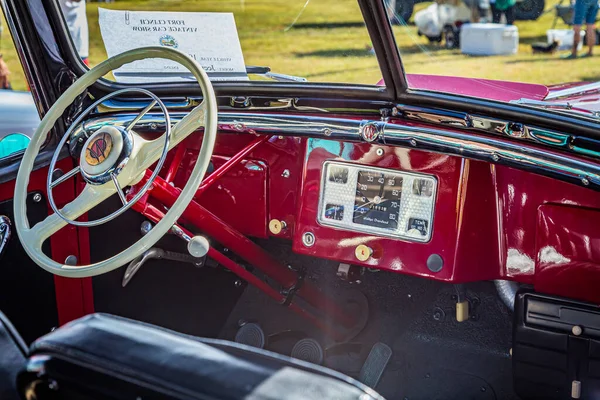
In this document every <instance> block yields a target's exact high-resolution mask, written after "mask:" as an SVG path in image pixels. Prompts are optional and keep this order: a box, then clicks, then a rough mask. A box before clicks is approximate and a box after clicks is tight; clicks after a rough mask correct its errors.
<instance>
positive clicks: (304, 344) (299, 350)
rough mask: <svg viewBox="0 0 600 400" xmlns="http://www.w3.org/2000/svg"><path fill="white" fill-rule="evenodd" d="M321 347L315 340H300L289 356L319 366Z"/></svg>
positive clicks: (321, 358)
mask: <svg viewBox="0 0 600 400" xmlns="http://www.w3.org/2000/svg"><path fill="white" fill-rule="evenodd" d="M323 355H324V352H323V347H322V346H321V344H320V343H319V342H317V341H316V340H315V339H311V338H305V339H300V340H298V342H297V343H296V344H295V345H294V348H293V349H292V354H291V356H292V357H294V358H297V359H298V360H302V361H308V362H309V363H313V364H317V365H321V364H322V363H323Z"/></svg>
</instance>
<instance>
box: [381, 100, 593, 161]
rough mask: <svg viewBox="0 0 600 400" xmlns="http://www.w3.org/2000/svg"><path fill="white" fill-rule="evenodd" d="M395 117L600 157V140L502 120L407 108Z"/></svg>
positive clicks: (397, 110)
mask: <svg viewBox="0 0 600 400" xmlns="http://www.w3.org/2000/svg"><path fill="white" fill-rule="evenodd" d="M392 115H394V116H396V117H403V118H406V119H408V120H413V121H419V122H424V123H428V124H436V125H440V126H444V127H452V128H460V129H462V130H478V131H483V132H485V133H488V134H491V135H494V136H499V137H504V138H506V137H509V138H514V139H520V140H524V141H527V142H530V143H533V144H538V145H539V144H541V145H544V146H552V147H556V148H560V149H564V150H567V151H569V152H572V153H576V154H581V155H586V156H596V157H600V151H598V150H599V149H600V141H598V140H596V139H590V138H587V137H585V138H584V137H580V136H575V135H571V134H566V133H561V132H556V131H551V130H548V129H541V128H538V127H535V126H528V125H523V124H522V123H520V122H512V121H508V120H500V119H495V118H490V117H487V116H482V115H476V114H468V113H466V112H456V111H448V110H443V109H435V108H426V107H414V106H405V105H397V106H396V107H394V109H393V112H392ZM579 141H583V142H585V143H586V145H587V146H588V147H587V148H582V147H580V146H575V143H576V142H579Z"/></svg>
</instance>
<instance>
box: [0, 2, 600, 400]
mask: <svg viewBox="0 0 600 400" xmlns="http://www.w3.org/2000/svg"><path fill="white" fill-rule="evenodd" d="M143 3H144V4H143V6H144V7H147V8H148V10H146V11H148V12H154V13H155V14H148V15H151V16H150V17H148V16H139V17H138V14H136V12H134V11H125V10H122V9H120V8H119V4H120V3H119V1H116V2H115V3H108V4H109V5H106V6H105V5H102V7H108V8H110V10H108V11H107V10H105V11H99V13H100V14H99V15H100V16H99V17H98V18H99V19H100V20H101V21H104V22H101V24H105V25H100V28H94V29H96V30H97V31H98V29H101V30H102V35H103V37H104V40H105V42H107V40H108V39H107V38H108V37H110V35H111V34H114V35H117V37H119V38H121V39H120V40H122V41H123V43H125V42H127V41H128V40H129V39H128V38H127V37H126V36H125V35H121V33H120V32H122V31H120V29H130V28H131V26H137V25H136V23H138V22H139V23H140V25H139V26H145V25H152V24H153V23H155V24H156V25H157V26H159V25H161V22H160V21H163V20H161V19H160V18H164V21H170V20H169V19H168V18H180V19H181V21H184V20H185V18H187V17H186V16H185V15H184V16H181V15H179V14H177V13H175V12H173V14H168V15H171V17H165V16H161V15H160V13H158V11H160V10H156V11H155V10H153V9H152V7H159V5H156V4H154V3H160V2H143ZM308 3H309V2H306V4H308ZM88 4H91V3H88ZM224 4H225V3H224ZM227 4H229V3H227ZM0 5H1V6H2V10H3V12H4V16H5V18H6V21H7V27H6V29H7V30H9V31H10V34H11V35H12V39H13V42H14V46H15V48H16V50H17V53H18V56H19V60H20V62H21V64H22V65H23V70H24V75H25V77H26V80H27V84H28V85H29V88H30V90H31V96H32V98H33V101H34V103H35V107H36V109H37V111H38V113H39V115H40V121H39V122H37V121H36V123H35V126H36V127H35V131H34V132H33V133H32V134H31V135H29V134H28V135H25V136H23V135H21V136H19V137H17V138H13V140H12V141H11V140H7V142H6V144H7V147H6V150H5V151H6V154H0V155H3V157H2V158H0V256H1V257H2V258H1V259H0V268H2V271H3V274H2V278H0V399H2V400H5V399H6V400H12V399H27V400H30V399H31V400H33V399H147V398H149V399H356V400H367V399H383V398H387V399H403V400H407V399H410V400H413V399H520V398H522V399H596V398H599V397H598V396H600V308H599V307H598V304H600V290H599V289H598V288H599V287H600V252H599V251H598V249H599V248H600V247H599V243H600V223H599V222H600V193H599V190H600V161H599V156H600V153H599V151H600V135H599V132H598V125H597V121H596V120H595V119H594V118H592V116H591V114H590V112H589V111H585V110H584V111H582V110H580V109H578V108H577V107H575V109H573V110H567V109H562V108H560V109H556V108H553V107H551V106H547V105H542V106H540V105H539V104H533V103H532V102H533V101H538V102H541V101H542V100H543V99H546V98H555V99H556V98H557V99H559V100H560V99H563V98H565V96H567V95H572V94H575V95H578V94H580V93H581V92H580V91H584V92H586V93H587V92H589V91H590V90H592V89H590V88H589V87H586V88H584V89H581V88H580V89H579V91H578V90H574V89H573V88H572V87H564V88H560V89H552V90H550V89H548V88H546V87H545V86H541V85H537V84H529V83H514V82H502V83H497V82H493V81H487V80H483V79H470V78H459V77H444V76H426V75H418V74H408V75H407V74H406V73H405V72H404V69H403V65H402V57H401V55H402V54H401V52H399V51H398V46H397V45H396V41H395V38H394V32H393V28H392V25H391V23H390V20H389V16H388V11H387V10H386V4H385V2H384V1H383V0H358V1H354V0H352V1H351V6H352V7H354V8H353V9H355V11H356V13H357V15H359V16H360V18H361V21H362V22H361V23H360V24H359V25H358V26H357V27H353V28H352V29H354V28H356V29H357V30H358V29H359V28H360V30H361V35H366V36H365V37H368V38H369V40H370V43H371V46H372V47H371V48H370V49H368V51H367V53H368V56H369V57H371V58H372V61H368V62H373V63H375V64H374V65H375V66H376V69H375V71H374V73H375V74H376V75H377V76H378V77H377V79H371V78H370V77H369V78H368V80H369V81H370V82H372V83H371V84H366V83H363V82H359V81H357V82H354V83H349V82H334V81H331V82H318V81H315V82H312V81H311V80H310V79H309V80H308V81H307V80H302V79H300V78H298V77H295V76H288V75H284V74H282V73H279V72H278V71H277V72H275V71H271V69H270V68H268V67H260V66H245V65H244V64H241V65H242V67H243V68H244V70H243V71H242V72H239V71H238V72H237V74H238V75H239V74H242V75H244V77H243V79H240V80H237V79H234V78H231V77H229V78H231V79H229V78H228V77H227V76H226V75H227V74H225V76H226V78H225V79H218V78H219V77H218V76H217V75H218V74H217V75H215V72H214V71H211V69H210V68H206V65H205V64H202V66H201V63H200V62H199V61H198V57H197V56H196V55H195V54H190V53H189V52H187V51H184V49H183V47H184V44H183V43H182V42H181V41H182V39H178V36H177V35H176V33H173V32H180V31H178V30H177V29H183V28H177V26H179V25H181V26H183V25H185V24H187V25H186V26H188V25H189V24H188V23H187V22H186V23H185V24H184V22H181V23H179V22H177V21H175V19H173V21H175V22H165V23H164V24H166V25H171V26H172V27H173V26H175V28H173V29H172V30H170V31H168V32H170V33H169V34H164V33H162V31H161V32H159V33H158V35H159V36H158V37H159V39H160V41H158V42H156V41H155V42H156V43H155V44H150V45H145V44H144V45H140V46H139V47H133V48H131V49H127V50H124V49H122V48H121V47H118V46H124V44H123V43H118V42H115V43H112V44H110V45H109V44H107V45H106V54H102V57H100V56H99V57H98V58H93V57H90V60H91V61H90V62H89V67H88V66H87V65H86V64H84V62H83V61H82V59H81V57H79V55H78V54H77V51H76V50H75V45H74V42H73V39H72V38H71V37H70V36H69V31H68V28H67V24H66V20H65V18H64V17H63V16H62V15H61V12H60V8H59V6H58V3H57V1H56V0H24V1H17V0H3V1H2V2H0ZM220 6H221V5H219V7H220ZM226 6H227V7H228V5H226ZM237 6H238V5H237V2H236V7H237ZM123 7H124V6H123ZM210 7H213V6H212V5H211V6H210ZM214 7H217V5H215V6H214ZM223 7H225V6H223ZM248 7H250V6H248ZM305 8H306V6H305ZM208 11H210V9H209V10H208ZM143 12H144V10H142V11H140V14H139V15H145V14H142V13H143ZM211 12H212V11H211ZM307 12H308V13H310V11H307ZM182 14H183V13H182ZM216 14H217V13H215V14H214V15H208V16H207V15H204V16H198V18H208V19H207V20H206V21H209V20H210V19H211V18H214V19H218V18H223V22H222V25H223V26H222V28H223V33H220V34H219V35H220V36H219V35H217V36H218V37H220V38H221V39H222V43H221V42H218V37H213V38H211V40H212V39H214V40H216V41H217V42H215V43H216V44H213V45H214V46H216V48H217V50H218V48H219V47H226V43H229V42H228V40H229V39H226V37H227V36H226V35H229V34H231V30H228V29H225V28H224V27H226V26H227V24H228V23H229V22H227V21H230V19H228V18H230V17H229V16H227V15H224V14H223V15H222V14H219V15H216ZM309 15H310V14H309ZM119 18H125V19H123V22H122V25H118V24H121V22H119V21H121V20H120V19H119ZM136 18H140V19H139V21H138V20H137V19H136ZM144 18H145V19H144ZM149 18H155V20H151V19H149ZM190 18H191V17H190ZM236 18H237V15H236ZM107 21H108V22H107ZM111 21H112V22H111ZM114 21H116V22H114ZM151 21H154V22H152V23H151ZM156 21H159V22H156ZM185 21H187V20H185ZM202 21H204V20H202ZM219 23H220V24H221V22H219ZM298 23H299V24H300V23H302V21H301V20H300V21H299V22H298ZM286 24H287V21H286ZM215 25H218V24H215ZM306 25H308V23H304V25H303V26H301V28H299V29H305V27H306ZM282 26H283V29H285V26H286V25H285V24H283V23H282ZM141 29H142V28H140V32H141V33H140V34H142V33H143V34H144V35H150V33H149V32H151V31H152V30H151V29H150V28H148V30H143V32H142V31H141ZM144 29H145V28H144ZM157 29H158V28H157ZM161 29H162V28H161ZM189 29H191V30H193V29H195V28H189ZM214 29H215V30H217V27H215V28H214ZM238 29H240V32H241V29H242V28H240V27H239V21H238ZM283 29H282V32H283ZM308 29H313V27H312V26H311V27H309V28H308ZM329 29H330V27H329V26H328V27H327V28H321V27H319V28H317V29H316V30H320V31H324V33H323V34H324V35H326V34H329V31H328V30H329ZM363 31H364V32H363ZM123 32H124V31H123ZM190 32H192V31H190ZM136 34H137V33H136ZM258 34H259V33H257V35H258ZM107 35H108V36H107ZM119 35H120V36H119ZM132 35H133V33H132ZM240 36H241V37H242V38H244V36H243V35H242V34H240ZM98 40H99V39H98ZM177 40H179V41H180V42H177ZM244 40H246V39H244ZM286 40H292V41H293V38H292V39H289V38H288V39H286ZM207 41H208V39H207ZM107 43H108V42H107ZM244 43H245V42H244ZM110 46H115V47H114V48H115V49H117V48H118V50H115V52H116V54H114V55H110V54H111V52H112V51H113V50H112V48H111V47H110ZM207 46H208V45H207ZM227 46H229V44H228V45H227ZM121 50H123V51H121ZM221 51H224V50H221ZM244 52H245V53H249V54H250V53H251V51H250V50H248V51H247V50H246V49H244ZM94 57H95V56H94ZM248 57H250V56H248ZM92 58H93V59H92ZM203 62H205V61H203ZM216 62H218V60H217V61H215V63H216ZM302 62H304V61H302ZM364 62H367V61H364ZM136 63H137V64H136ZM144 63H145V64H144ZM153 63H155V64H154V65H161V66H162V65H166V66H170V68H175V67H174V66H175V65H177V67H176V68H184V69H185V71H186V72H185V75H181V76H180V78H181V79H180V80H176V81H168V80H167V81H153V79H157V78H156V76H158V75H152V73H150V72H148V71H150V70H151V69H152V65H153ZM136 65H137V66H138V67H135V68H138V69H135V68H134V67H132V66H136ZM139 66H144V67H143V68H147V70H146V69H143V68H142V67H139ZM115 71H116V72H115ZM178 71H179V70H178ZM361 71H362V70H361ZM357 73H358V74H360V73H362V72H360V71H359V72H357ZM255 75H256V76H259V77H260V79H258V78H256V77H254V78H252V77H249V76H255ZM169 76H171V75H169ZM148 77H149V78H148ZM238 77H239V76H238ZM248 77H249V78H248ZM246 78H248V79H246ZM365 79H366V78H365ZM561 90H567V91H568V92H567V93H566V94H565V92H561ZM524 98H526V99H528V100H527V101H526V102H524V101H520V102H519V100H522V99H524ZM0 112H1V110H0ZM12 113H13V114H15V115H14V116H13V119H15V120H18V119H19V115H16V114H17V111H12ZM8 137H9V136H6V137H4V139H6V138H8ZM24 137H25V139H24ZM4 139H3V140H4ZM0 143H1V142H0ZM3 151H4V150H3ZM594 232H596V233H594Z"/></svg>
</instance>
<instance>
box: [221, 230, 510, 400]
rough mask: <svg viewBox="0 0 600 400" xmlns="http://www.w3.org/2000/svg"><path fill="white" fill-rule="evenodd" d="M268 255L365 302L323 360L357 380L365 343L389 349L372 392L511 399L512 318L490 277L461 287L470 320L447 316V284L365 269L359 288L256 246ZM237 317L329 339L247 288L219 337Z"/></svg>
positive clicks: (285, 253)
mask: <svg viewBox="0 0 600 400" xmlns="http://www.w3.org/2000/svg"><path fill="white" fill-rule="evenodd" d="M261 245H262V246H263V247H265V248H266V249H267V250H268V251H269V252H270V253H272V254H274V255H275V256H276V257H278V258H279V259H281V260H283V261H284V262H287V263H290V264H291V265H293V266H303V267H305V268H306V269H307V270H308V274H307V279H309V280H311V281H313V282H314V283H316V284H318V286H319V287H320V288H321V289H322V290H324V291H326V292H327V293H330V294H331V295H332V296H335V295H336V293H339V292H340V291H343V290H346V289H348V288H358V289H359V290H361V291H362V292H363V293H364V294H365V295H366V296H367V298H368V300H369V309H370V315H369V321H368V324H367V327H366V328H365V329H364V330H363V331H362V332H361V333H360V334H359V335H358V336H357V337H356V338H354V339H353V340H352V342H354V344H355V346H348V348H350V349H352V350H348V352H347V354H346V355H345V357H344V354H342V355H340V354H336V356H335V359H334V358H333V357H332V358H331V359H330V360H329V361H328V360H327V355H326V360H325V365H328V366H330V367H334V368H335V369H338V370H340V371H341V372H344V373H346V374H348V375H350V376H353V377H357V376H358V373H359V371H360V368H361V366H362V364H363V363H364V361H365V359H366V357H367V355H368V354H369V352H370V350H371V348H372V347H373V345H374V344H375V343H377V342H383V343H385V344H387V345H388V346H390V347H391V348H392V352H393V355H392V358H391V360H390V362H389V364H388V366H387V368H386V370H385V372H384V373H383V375H382V377H381V380H380V382H379V384H378V385H377V387H376V390H377V391H378V392H379V393H381V394H382V395H383V396H385V397H386V398H388V399H401V400H405V399H408V400H415V399H427V400H435V399H461V400H463V399H481V400H487V399H517V397H516V395H514V394H513V392H512V371H511V360H510V357H509V350H510V346H511V335H512V333H511V332H512V323H511V319H512V315H511V313H510V312H509V311H508V310H507V309H506V307H505V306H504V304H502V303H501V301H500V300H499V299H498V296H497V294H496V291H495V288H494V285H493V284H492V283H491V282H479V283H473V284H467V285H466V289H467V294H468V296H469V297H470V298H472V300H473V304H475V305H476V306H477V307H476V308H475V309H474V310H473V311H472V313H471V315H472V318H471V319H470V320H468V321H465V322H462V323H458V322H456V319H455V303H456V290H455V287H454V286H453V285H449V284H445V283H440V282H435V281H430V280H426V279H421V278H414V277H408V276H403V275H400V274H394V273H389V272H366V273H365V275H364V277H363V279H362V284H361V285H359V286H356V285H350V284H348V283H347V282H342V281H340V280H339V278H337V277H336V268H337V264H336V263H334V262H330V261H324V260H318V259H314V258H310V257H305V256H299V255H295V254H293V253H292V252H291V249H290V248H289V247H288V246H287V244H284V243H279V242H273V241H269V242H263V243H261ZM240 321H252V322H258V323H260V325H261V327H262V328H263V329H264V331H265V334H266V335H267V337H269V336H271V335H274V334H277V333H278V332H282V331H287V330H294V331H300V332H303V334H304V335H305V336H306V337H312V338H315V339H317V340H319V341H320V343H321V344H322V345H323V347H324V348H325V353H326V354H327V351H328V350H327V349H332V348H334V347H335V346H334V342H333V341H332V340H331V339H328V338H326V337H324V336H323V335H322V334H321V333H320V332H319V331H318V330H316V329H315V328H314V327H313V326H312V325H311V324H309V323H308V322H306V321H305V320H303V319H302V318H300V317H298V316H297V315H295V314H293V313H292V312H290V311H289V310H288V309H286V308H284V307H283V306H281V305H278V304H276V303H275V302H274V301H272V300H271V299H270V298H267V297H266V296H265V295H263V294H262V293H261V292H259V291H257V290H256V289H254V288H253V287H248V288H247V290H246V291H245V292H244V294H243V296H242V297H241V299H240V301H239V302H238V303H237V305H236V307H235V308H234V309H233V311H232V313H231V315H230V316H229V318H228V320H227V323H226V324H225V326H224V329H223V330H222V331H221V334H220V337H222V338H225V339H229V340H231V339H232V338H233V337H234V336H235V332H236V331H237V328H238V323H239V322H240Z"/></svg>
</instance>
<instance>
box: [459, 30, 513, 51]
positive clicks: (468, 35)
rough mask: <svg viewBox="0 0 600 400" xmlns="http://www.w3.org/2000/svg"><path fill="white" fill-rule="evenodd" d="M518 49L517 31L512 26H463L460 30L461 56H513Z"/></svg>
mask: <svg viewBox="0 0 600 400" xmlns="http://www.w3.org/2000/svg"><path fill="white" fill-rule="evenodd" d="M518 49H519V30H518V29H517V27H516V26H514V25H503V24H464V25H462V26H461V28H460V51H461V52H462V53H463V54H470V55H477V56H493V55H500V54H515V53H516V52H517V50H518Z"/></svg>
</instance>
